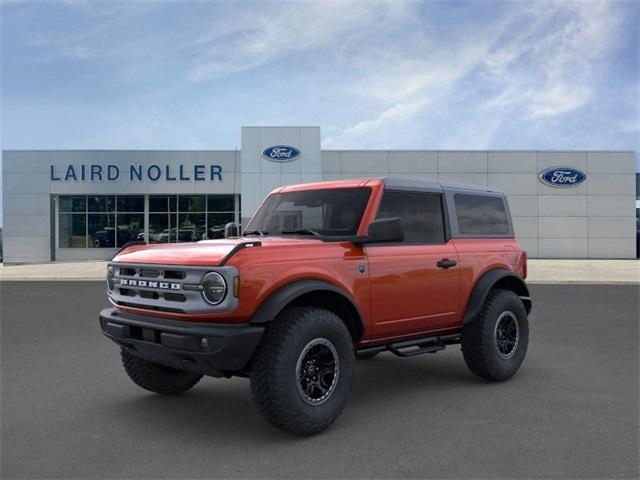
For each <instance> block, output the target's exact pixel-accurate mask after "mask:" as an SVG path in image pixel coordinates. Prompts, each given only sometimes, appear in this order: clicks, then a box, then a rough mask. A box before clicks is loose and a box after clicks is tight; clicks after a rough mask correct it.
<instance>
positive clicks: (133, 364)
mask: <svg viewBox="0 0 640 480" xmlns="http://www.w3.org/2000/svg"><path fill="white" fill-rule="evenodd" d="M120 355H121V357H122V365H123V366H124V370H125V372H127V375H129V378H130V379H131V380H133V383H135V384H136V385H138V386H139V387H142V388H144V389H145V390H149V391H150V392H154V393H161V394H163V395H177V394H178V393H182V392H186V391H187V390H189V389H190V388H191V387H193V386H194V385H195V384H196V383H198V382H199V381H200V379H201V378H202V375H199V374H197V373H191V372H185V371H183V370H176V369H175V368H170V367H165V366H164V365H159V364H157V363H153V362H150V361H148V360H145V359H143V358H140V357H137V356H135V355H133V354H132V353H131V352H129V351H128V350H125V349H124V348H123V349H121V350H120Z"/></svg>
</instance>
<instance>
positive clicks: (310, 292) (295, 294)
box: [251, 279, 364, 342]
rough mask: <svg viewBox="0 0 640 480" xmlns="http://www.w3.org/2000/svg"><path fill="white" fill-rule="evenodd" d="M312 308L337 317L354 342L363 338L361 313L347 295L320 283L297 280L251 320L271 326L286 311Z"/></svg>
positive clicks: (317, 281) (269, 300)
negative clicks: (288, 308)
mask: <svg viewBox="0 0 640 480" xmlns="http://www.w3.org/2000/svg"><path fill="white" fill-rule="evenodd" d="M294 306H313V307H320V308H325V309H327V310H330V311H332V312H334V313H335V314H336V315H338V316H339V317H340V318H341V319H342V320H343V321H344V322H345V324H346V326H347V328H348V329H349V333H350V334H351V337H352V339H353V341H354V342H356V341H358V340H360V339H361V338H362V336H363V335H364V323H363V317H362V313H361V312H360V309H359V308H358V305H357V303H356V301H355V300H354V299H353V297H351V295H350V294H349V293H348V292H345V291H344V290H342V289H341V288H339V287H337V286H335V285H332V284H331V283H328V282H325V281H322V280H311V279H310V280H297V281H295V282H291V283H289V284H287V285H284V286H283V287H280V288H279V289H278V290H276V291H275V292H273V293H272V294H271V295H270V296H269V297H268V298H267V299H266V300H265V301H264V302H263V303H262V304H261V305H260V307H258V309H257V310H256V312H255V313H254V315H253V316H252V317H251V323H252V324H265V323H269V322H272V321H273V320H274V319H275V318H276V317H277V316H278V314H279V313H280V312H282V311H283V310H284V309H285V308H287V307H294Z"/></svg>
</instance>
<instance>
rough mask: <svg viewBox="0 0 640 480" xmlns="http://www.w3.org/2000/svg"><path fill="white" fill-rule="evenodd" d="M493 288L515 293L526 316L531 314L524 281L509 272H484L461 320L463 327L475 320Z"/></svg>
mask: <svg viewBox="0 0 640 480" xmlns="http://www.w3.org/2000/svg"><path fill="white" fill-rule="evenodd" d="M494 288H503V289H505V290H511V291H513V292H515V293H516V294H517V295H518V296H519V297H520V299H521V300H522V302H523V303H524V308H525V310H526V311H527V314H529V313H530V312H531V307H532V303H531V297H530V295H529V288H528V287H527V284H526V283H525V282H524V280H523V279H522V278H520V277H519V276H518V275H517V274H515V273H513V272H511V271H509V270H506V269H503V268H495V269H493V270H489V271H488V272H485V273H484V274H483V275H482V276H481V277H480V279H479V280H478V281H477V282H476V284H475V286H474V287H473V290H472V292H471V295H470V296H469V301H468V302H467V309H466V311H465V314H464V318H463V320H462V324H463V325H468V324H470V323H472V322H473V321H474V320H475V318H476V317H477V316H478V313H480V311H481V310H482V306H483V305H484V302H485V300H486V299H487V296H488V295H489V292H491V290H493V289H494Z"/></svg>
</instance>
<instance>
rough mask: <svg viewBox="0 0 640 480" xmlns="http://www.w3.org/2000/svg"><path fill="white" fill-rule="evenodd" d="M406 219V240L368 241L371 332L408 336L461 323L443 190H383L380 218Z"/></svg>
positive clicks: (376, 335)
mask: <svg viewBox="0 0 640 480" xmlns="http://www.w3.org/2000/svg"><path fill="white" fill-rule="evenodd" d="M394 217H399V218H401V219H402V222H403V228H404V237H405V238H404V241H403V242H401V243H393V244H384V243H380V244H371V245H368V246H367V247H366V254H367V256H368V260H369V274H370V282H371V283H370V285H371V319H372V329H371V337H372V338H375V339H382V338H390V337H397V336H403V335H404V336H407V335H411V334H421V333H427V332H433V331H437V330H443V329H447V328H450V327H454V326H457V325H459V322H460V304H459V288H460V285H459V282H460V278H459V270H458V267H457V262H458V254H457V252H456V249H455V246H454V245H453V242H452V241H451V240H448V239H447V235H446V232H445V220H444V212H443V203H442V195H441V194H438V193H421V192H405V191H385V193H384V195H383V198H382V201H381V203H380V208H379V209H378V213H377V216H376V218H394Z"/></svg>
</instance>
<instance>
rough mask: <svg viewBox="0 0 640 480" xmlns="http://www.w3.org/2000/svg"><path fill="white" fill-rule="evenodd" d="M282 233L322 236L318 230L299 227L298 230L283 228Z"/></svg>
mask: <svg viewBox="0 0 640 480" xmlns="http://www.w3.org/2000/svg"><path fill="white" fill-rule="evenodd" d="M280 233H281V234H282V235H291V234H295V235H313V236H314V237H320V236H322V235H320V234H319V233H318V232H316V231H315V230H311V229H310V228H298V229H296V230H283V231H282V232H280Z"/></svg>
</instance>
